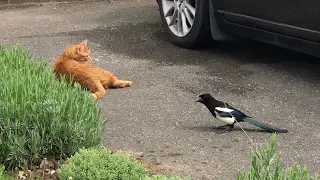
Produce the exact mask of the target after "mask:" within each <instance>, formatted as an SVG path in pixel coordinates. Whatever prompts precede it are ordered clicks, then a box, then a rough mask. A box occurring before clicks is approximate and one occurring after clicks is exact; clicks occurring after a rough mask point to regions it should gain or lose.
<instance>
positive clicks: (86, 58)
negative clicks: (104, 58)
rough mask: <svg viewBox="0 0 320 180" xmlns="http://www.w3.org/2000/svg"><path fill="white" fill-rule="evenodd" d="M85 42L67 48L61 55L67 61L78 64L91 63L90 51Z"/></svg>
mask: <svg viewBox="0 0 320 180" xmlns="http://www.w3.org/2000/svg"><path fill="white" fill-rule="evenodd" d="M87 42H88V41H87V40H84V41H82V42H81V43H80V44H74V45H71V46H69V47H67V48H66V49H65V50H64V52H63V55H64V56H66V57H68V58H69V59H72V60H75V61H79V62H91V61H92V59H91V57H90V49H89V48H88V47H87Z"/></svg>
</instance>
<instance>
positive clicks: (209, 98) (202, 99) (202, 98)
mask: <svg viewBox="0 0 320 180" xmlns="http://www.w3.org/2000/svg"><path fill="white" fill-rule="evenodd" d="M198 98H200V99H198V100H197V101H196V102H200V103H202V104H207V103H209V102H212V101H213V100H215V99H214V98H213V97H212V96H211V95H210V94H208V93H206V94H201V95H199V96H198Z"/></svg>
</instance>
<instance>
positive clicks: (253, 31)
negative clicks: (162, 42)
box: [157, 0, 320, 57]
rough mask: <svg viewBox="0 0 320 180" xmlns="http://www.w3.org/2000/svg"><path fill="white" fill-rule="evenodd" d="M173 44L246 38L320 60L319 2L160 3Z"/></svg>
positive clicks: (233, 0) (171, 0)
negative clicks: (210, 39)
mask: <svg viewBox="0 0 320 180" xmlns="http://www.w3.org/2000/svg"><path fill="white" fill-rule="evenodd" d="M157 2H158V4H159V9H160V15H161V19H162V22H163V24H164V28H165V31H166V33H167V35H168V37H169V39H170V41H171V42H173V43H174V44H176V45H178V46H181V47H184V48H196V47H199V46H200V45H201V44H202V43H203V42H204V41H205V40H206V39H207V38H208V37H210V38H211V37H212V38H213V40H215V41H227V40H231V39H233V38H234V37H236V36H241V37H246V38H250V39H255V40H258V41H263V42H266V43H270V44H274V45H277V46H281V47H285V48H288V49H291V50H295V51H299V52H303V53H306V54H310V55H314V56H317V57H320V44H319V43H320V23H319V22H320V11H319V10H318V8H319V7H318V6H317V5H320V3H317V1H314V0H311V1H286V0H268V1H254V0H245V1H244V0H157Z"/></svg>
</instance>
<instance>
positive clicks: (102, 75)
mask: <svg viewBox="0 0 320 180" xmlns="http://www.w3.org/2000/svg"><path fill="white" fill-rule="evenodd" d="M91 61H92V58H91V57H90V50H89V48H88V47H87V40H84V41H83V42H81V43H80V44H75V45H71V46H69V47H67V48H66V49H64V51H63V53H62V54H61V55H60V56H59V57H58V58H57V59H56V61H55V63H54V65H53V66H54V73H55V75H56V76H57V77H60V76H64V77H65V78H66V80H67V81H70V79H71V77H73V81H76V82H78V83H79V84H80V85H81V86H83V87H85V88H87V89H88V90H90V91H91V92H92V96H93V98H94V99H99V98H102V97H103V96H104V95H105V93H106V90H105V89H107V88H109V87H113V88H122V87H127V86H130V85H131V84H132V82H131V81H123V80H119V79H118V78H117V77H116V76H114V75H113V74H112V73H111V72H109V71H106V70H104V69H101V68H98V67H95V66H92V65H91V64H90V62H91Z"/></svg>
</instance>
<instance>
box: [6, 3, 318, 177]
mask: <svg viewBox="0 0 320 180" xmlns="http://www.w3.org/2000/svg"><path fill="white" fill-rule="evenodd" d="M0 23H1V26H0V44H3V45H6V46H11V45H15V44H21V45H23V46H24V47H27V48H29V49H30V51H31V52H32V53H33V54H34V55H35V56H36V57H39V56H43V57H44V58H45V59H46V60H47V61H48V62H49V63H52V61H53V60H54V59H55V58H56V57H57V56H58V55H59V54H60V53H61V51H62V50H63V49H64V48H65V47H66V46H68V45H70V44H73V43H78V42H81V41H82V40H84V39H88V46H89V47H90V48H91V51H92V56H93V58H94V59H95V61H94V64H95V65H97V66H100V67H102V68H105V69H108V70H110V71H112V72H114V73H115V74H116V75H117V76H118V77H119V78H120V79H127V80H132V81H133V85H132V87H129V88H123V89H110V90H107V94H106V96H105V97H104V98H103V99H102V100H100V101H99V104H100V106H101V108H102V118H104V119H107V120H109V123H108V124H107V127H106V130H105V132H104V134H103V137H102V140H103V143H104V144H105V145H106V146H108V147H110V148H113V149H121V150H124V151H134V152H142V153H143V154H142V155H143V157H144V158H145V159H148V160H150V161H151V162H153V163H155V164H163V165H166V166H168V167H170V166H172V167H174V168H173V169H171V170H170V169H167V170H164V173H165V174H171V175H174V174H177V175H185V176H189V175H190V176H191V177H192V178H193V179H197V180H200V179H206V180H207V179H218V178H220V179H234V178H235V175H236V173H237V171H238V170H239V169H240V168H247V167H248V165H249V158H248V156H249V147H250V146H251V143H250V141H249V139H248V138H247V137H246V135H245V134H244V133H243V132H242V131H241V129H240V128H239V126H238V125H236V127H235V129H234V131H231V132H228V133H225V134H216V133H215V131H214V130H213V129H212V128H213V127H216V126H219V125H222V124H221V123H220V122H218V121H216V120H215V121H213V118H212V116H211V114H210V113H209V111H208V110H207V109H206V108H205V107H204V106H203V105H201V104H197V103H195V100H197V97H196V96H197V95H199V94H201V93H205V92H209V93H211V94H212V95H214V96H215V97H216V98H217V99H220V100H223V101H227V102H229V103H230V104H231V105H232V106H234V107H237V108H239V109H241V110H243V111H244V112H245V113H247V114H249V115H251V116H254V117H256V118H257V119H259V120H262V121H264V122H266V123H269V124H272V125H276V126H279V127H283V128H288V129H289V133H286V134H278V136H277V137H278V145H279V150H280V151H281V153H282V158H283V161H284V164H285V165H286V166H288V165H292V164H293V163H294V162H299V163H301V164H304V165H307V166H309V167H310V168H311V170H312V172H317V173H320V172H319V167H320V153H319V148H320V133H319V128H320V122H319V119H318V117H319V115H320V111H319V104H320V92H319V91H320V79H319V78H320V71H319V69H320V61H319V59H317V58H314V57H310V56H307V55H303V54H299V53H295V52H291V51H288V50H284V49H281V48H277V47H274V46H271V45H265V44H261V43H257V42H251V41H245V40H238V41H235V42H230V43H214V44H212V45H211V46H210V47H207V48H203V49H200V50H186V49H182V48H178V47H176V46H174V45H172V44H170V43H169V42H168V41H167V37H166V36H165V34H164V32H163V28H162V25H161V22H160V17H159V12H158V7H157V5H156V3H155V2H154V1H153V0H117V1H112V2H111V3H108V2H107V1H103V2H81V3H71V4H44V5H42V6H35V7H28V8H17V9H12V8H11V9H8V10H6V9H2V10H1V11H0ZM242 126H243V128H244V129H245V130H246V131H247V134H248V136H249V137H250V138H252V139H253V141H254V142H255V143H256V144H258V145H263V144H265V143H267V142H268V140H269V137H270V133H266V132H262V131H260V130H259V129H258V128H256V127H254V126H250V125H248V124H243V125H242ZM256 130H257V131H256Z"/></svg>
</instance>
